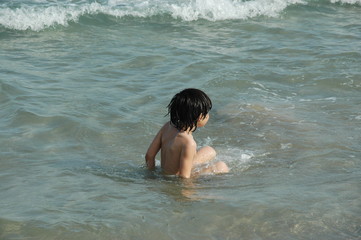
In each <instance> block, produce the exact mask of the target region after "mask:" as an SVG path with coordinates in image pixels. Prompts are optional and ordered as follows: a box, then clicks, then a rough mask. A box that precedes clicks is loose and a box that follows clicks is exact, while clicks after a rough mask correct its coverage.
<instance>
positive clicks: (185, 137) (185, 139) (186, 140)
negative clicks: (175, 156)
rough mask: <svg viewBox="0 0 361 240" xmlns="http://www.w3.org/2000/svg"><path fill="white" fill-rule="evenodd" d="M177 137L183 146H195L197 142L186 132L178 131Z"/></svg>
mask: <svg viewBox="0 0 361 240" xmlns="http://www.w3.org/2000/svg"><path fill="white" fill-rule="evenodd" d="M178 137H179V140H180V141H181V142H182V144H183V146H184V147H192V148H196V147H197V144H196V142H195V141H194V138H193V136H192V135H190V134H187V133H180V134H178Z"/></svg>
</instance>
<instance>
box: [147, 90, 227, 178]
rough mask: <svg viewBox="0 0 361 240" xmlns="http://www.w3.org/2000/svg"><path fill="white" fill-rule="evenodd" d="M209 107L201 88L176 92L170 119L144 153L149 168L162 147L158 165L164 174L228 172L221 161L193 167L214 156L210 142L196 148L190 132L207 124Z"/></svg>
mask: <svg viewBox="0 0 361 240" xmlns="http://www.w3.org/2000/svg"><path fill="white" fill-rule="evenodd" d="M211 108H212V102H211V100H210V99H209V97H208V96H207V95H206V94H205V93H204V92H202V91H201V90H198V89H192V88H189V89H185V90H183V91H181V92H179V93H177V94H176V95H175V96H174V97H173V98H172V100H171V101H170V103H169V105H168V114H169V115H170V121H169V122H167V123H166V124H164V126H163V127H162V128H161V129H160V130H159V132H158V134H157V135H156V136H155V138H154V139H153V141H152V143H151V144H150V146H149V148H148V151H147V153H146V155H145V161H146V164H147V167H148V169H154V167H155V156H156V155H157V153H158V151H159V150H161V168H162V170H163V172H164V173H165V174H167V175H177V176H180V177H182V178H190V177H191V176H192V175H195V174H202V173H211V172H213V173H226V172H228V171H229V169H228V167H227V165H226V164H225V163H224V162H216V163H214V164H212V165H210V166H206V167H204V168H200V169H199V170H196V168H195V167H197V166H199V165H201V164H205V163H208V162H210V161H211V160H212V159H214V158H215V156H216V151H215V150H214V149H213V148H212V147H209V146H207V147H203V148H201V149H200V150H199V151H197V144H196V142H195V141H194V139H193V135H192V133H193V132H194V131H195V130H196V129H197V127H203V126H205V125H206V124H207V122H208V119H209V113H208V112H209V111H210V110H211ZM197 169H198V167H197Z"/></svg>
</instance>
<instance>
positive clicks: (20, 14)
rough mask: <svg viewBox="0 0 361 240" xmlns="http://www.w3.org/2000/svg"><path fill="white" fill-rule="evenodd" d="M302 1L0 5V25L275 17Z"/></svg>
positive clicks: (111, 0) (28, 26)
mask: <svg viewBox="0 0 361 240" xmlns="http://www.w3.org/2000/svg"><path fill="white" fill-rule="evenodd" d="M303 3H304V1H303V0H253V1H241V0H191V1H179V2H174V1H166V0H158V1H152V2H149V1H139V0H138V1H132V2H129V1H126V0H109V1H107V2H104V3H99V2H92V3H89V2H78V3H77V4H74V3H57V4H54V3H51V2H50V3H48V2H46V3H45V2H44V3H42V4H39V3H38V2H37V4H32V5H31V4H30V5H29V4H27V5H26V4H21V5H20V6H16V7H9V6H7V5H3V6H1V5H0V25H2V26H3V27H5V28H8V29H15V30H33V31H40V30H43V29H46V28H49V27H54V26H59V25H60V26H68V25H69V23H71V22H78V21H79V19H80V18H81V17H82V16H86V15H92V16H93V15H98V14H105V15H109V16H113V17H116V18H123V17H127V16H130V17H136V18H146V17H154V16H164V15H167V16H170V17H171V18H173V19H179V20H182V21H196V20H199V19H204V20H208V21H219V20H229V19H249V18H254V17H257V16H267V17H276V16H278V15H279V14H280V13H281V12H282V11H283V10H284V9H285V8H287V7H288V6H290V5H294V4H303Z"/></svg>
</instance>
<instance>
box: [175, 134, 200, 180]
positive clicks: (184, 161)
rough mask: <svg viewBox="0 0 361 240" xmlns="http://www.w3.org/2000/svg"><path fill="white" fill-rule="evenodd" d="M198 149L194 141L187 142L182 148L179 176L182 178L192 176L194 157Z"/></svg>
mask: <svg viewBox="0 0 361 240" xmlns="http://www.w3.org/2000/svg"><path fill="white" fill-rule="evenodd" d="M196 151H197V146H196V144H195V142H194V141H191V142H187V143H186V144H185V145H184V146H183V149H182V152H181V156H180V166H179V176H180V177H182V178H190V177H191V173H192V167H193V159H194V156H195V154H196Z"/></svg>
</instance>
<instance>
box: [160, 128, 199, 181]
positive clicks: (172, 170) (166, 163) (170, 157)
mask: <svg viewBox="0 0 361 240" xmlns="http://www.w3.org/2000/svg"><path fill="white" fill-rule="evenodd" d="M161 131H162V135H161V146H162V147H161V167H162V169H163V171H164V172H165V173H166V174H172V175H173V174H176V175H178V174H179V171H180V167H181V157H182V152H183V151H184V148H185V147H189V146H190V147H191V148H193V149H194V150H193V154H194V155H195V154H196V143H195V141H194V139H193V136H192V134H191V133H187V132H184V131H179V130H178V129H176V128H175V127H173V126H172V125H171V124H169V123H166V124H165V125H164V126H163V128H162V130H161Z"/></svg>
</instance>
